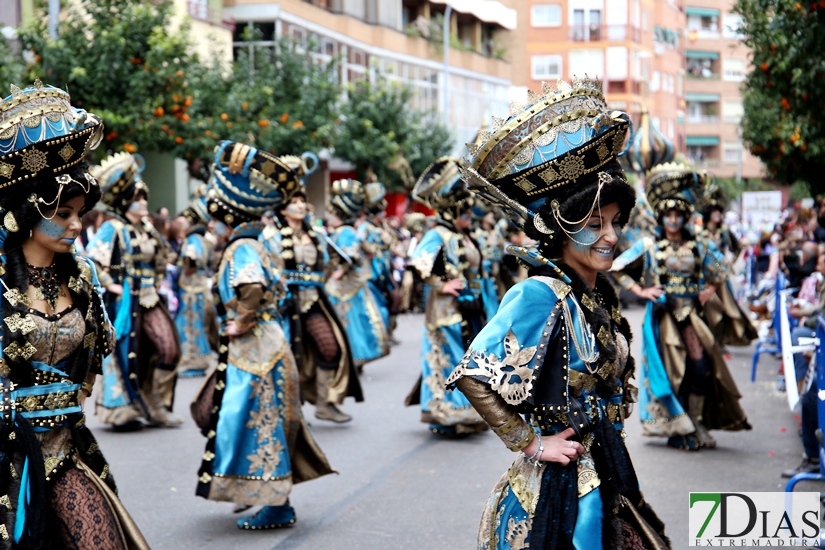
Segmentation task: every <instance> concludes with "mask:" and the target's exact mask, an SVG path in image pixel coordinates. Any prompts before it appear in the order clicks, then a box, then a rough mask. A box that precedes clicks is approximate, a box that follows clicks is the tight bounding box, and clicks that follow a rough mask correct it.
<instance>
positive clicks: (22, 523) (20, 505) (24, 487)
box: [14, 456, 31, 543]
mask: <svg viewBox="0 0 825 550" xmlns="http://www.w3.org/2000/svg"><path fill="white" fill-rule="evenodd" d="M30 503H31V493H30V488H29V457H28V456H27V457H26V461H25V462H23V473H22V474H21V475H20V494H18V495H17V514H16V515H15V519H14V542H15V543H19V542H20V539H22V538H23V530H24V529H25V528H26V508H28V507H29V504H30Z"/></svg>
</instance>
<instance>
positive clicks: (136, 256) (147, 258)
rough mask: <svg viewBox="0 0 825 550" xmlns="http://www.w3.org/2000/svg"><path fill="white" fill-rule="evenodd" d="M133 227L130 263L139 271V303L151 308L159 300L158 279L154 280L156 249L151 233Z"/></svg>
mask: <svg viewBox="0 0 825 550" xmlns="http://www.w3.org/2000/svg"><path fill="white" fill-rule="evenodd" d="M133 227H134V228H135V234H136V237H135V238H134V239H132V265H134V266H135V270H136V271H138V270H139V271H140V272H141V275H140V277H141V283H140V293H139V300H140V305H141V306H142V307H145V308H152V307H154V306H156V305H157V303H158V302H159V301H160V296H159V295H158V289H157V284H158V282H159V281H156V280H155V256H156V255H157V254H158V250H157V247H156V246H155V240H154V239H153V238H152V235H150V234H149V233H147V232H146V231H143V229H142V228H140V227H136V226H133Z"/></svg>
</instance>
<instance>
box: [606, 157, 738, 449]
mask: <svg viewBox="0 0 825 550" xmlns="http://www.w3.org/2000/svg"><path fill="white" fill-rule="evenodd" d="M710 177H711V176H709V175H708V174H707V173H706V172H704V171H696V170H693V169H691V168H689V167H687V166H684V165H682V164H673V163H668V164H662V165H660V166H657V167H655V168H653V169H652V170H651V171H649V172H648V174H647V177H646V185H647V199H648V202H649V203H650V206H651V207H652V208H653V211H654V212H655V214H656V216H657V220H658V223H659V228H658V234H657V238H656V239H650V238H643V239H641V240H640V241H638V242H637V243H636V244H634V245H633V246H632V247H631V248H629V249H628V250H626V251H625V252H624V253H622V255H621V256H619V257H618V258H616V261H615V262H614V264H613V272H614V274H615V276H616V279H617V281H618V282H619V283H620V284H621V285H622V287H624V288H625V289H627V290H630V291H631V292H633V293H634V294H635V295H636V296H638V297H640V298H644V299H646V300H648V305H647V312H646V315H645V320H644V325H643V340H642V350H643V362H642V376H641V377H640V380H641V397H640V400H639V404H640V409H641V411H640V417H641V420H642V426H643V433H644V434H645V435H652V436H665V437H667V438H668V442H667V443H668V445H669V446H671V447H674V448H677V449H682V450H690V451H695V450H699V449H701V448H705V449H712V448H714V447H716V440H715V439H714V438H713V436H711V435H710V431H709V430H743V429H745V430H749V429H750V428H751V427H750V425H749V424H748V421H747V418H746V416H745V412H744V411H743V410H742V408H741V407H740V406H739V399H740V397H741V396H740V394H739V391H738V390H737V388H736V383H735V382H734V380H733V377H732V376H731V374H730V371H729V370H728V366H727V364H726V363H725V359H724V357H723V355H722V350H721V349H720V344H723V343H725V341H726V336H725V334H720V336H721V338H720V340H718V341H717V340H716V339H715V338H714V333H713V332H712V330H711V327H709V320H708V318H707V313H708V312H707V311H706V308H705V306H706V304H707V302H708V300H709V298H711V297H712V296H714V294H715V293H716V292H717V290H719V289H721V288H722V287H725V288H726V275H725V273H726V271H727V269H728V265H727V262H726V260H725V258H724V256H723V255H722V253H721V252H720V251H719V250H718V249H717V248H716V245H714V244H713V243H712V242H710V241H708V240H707V239H705V238H704V237H701V236H698V237H696V236H694V235H692V234H691V233H690V232H689V231H688V230H687V228H686V226H685V224H686V223H687V220H688V219H689V218H690V215H691V214H692V212H693V206H692V205H693V203H694V202H695V201H696V198H697V195H698V194H699V193H701V191H702V188H703V187H704V185H705V184H706V183H707V181H708V179H709V178H710ZM635 262H639V263H642V262H643V265H644V271H643V279H642V280H640V281H635V280H633V278H631V277H630V276H629V275H627V273H625V270H626V269H627V268H628V267H632V265H633V264H634V263H635ZM731 299H732V298H731ZM740 321H742V320H740ZM744 321H745V322H747V319H744ZM718 328H719V330H721V331H723V332H724V333H731V337H732V338H733V339H735V338H737V337H739V336H741V334H743V331H744V328H743V327H741V326H737V323H736V322H735V320H733V319H730V320H729V321H726V322H721V323H719V327H718ZM685 412H687V414H685Z"/></svg>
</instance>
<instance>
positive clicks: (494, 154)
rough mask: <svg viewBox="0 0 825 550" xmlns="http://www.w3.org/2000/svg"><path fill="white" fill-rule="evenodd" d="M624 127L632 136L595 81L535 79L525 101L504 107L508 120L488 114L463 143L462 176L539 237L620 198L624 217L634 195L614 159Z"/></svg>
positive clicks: (565, 228)
mask: <svg viewBox="0 0 825 550" xmlns="http://www.w3.org/2000/svg"><path fill="white" fill-rule="evenodd" d="M628 129H631V138H632V126H631V123H630V117H629V116H628V115H627V114H626V113H623V112H620V111H612V110H610V109H609V108H608V107H607V103H606V102H605V99H604V95H603V94H602V86H601V83H600V82H599V81H598V80H595V81H591V80H590V79H589V78H587V76H585V78H584V79H583V80H580V79H578V78H574V79H573V83H572V85H570V84H568V83H566V82H564V81H559V82H558V84H557V88H555V89H554V88H553V87H552V86H550V85H548V84H547V83H542V91H541V94H537V93H534V92H532V91H530V92H529V93H528V102H527V105H526V106H522V105H520V104H513V105H511V115H510V117H509V118H507V119H506V120H505V119H500V118H497V117H493V128H492V131H491V132H482V133H481V134H480V135H479V138H478V140H477V143H473V144H467V146H468V148H469V150H470V156H469V157H468V158H466V159H465V160H464V162H463V165H462V167H461V174H462V178H464V180H465V181H466V182H467V184H468V186H469V188H470V190H471V191H472V192H474V193H478V194H479V195H481V197H482V198H483V199H485V200H486V201H487V202H490V203H491V204H492V205H493V206H496V207H498V208H500V209H501V210H502V211H503V212H504V213H505V215H506V216H507V217H508V218H510V219H511V220H512V221H513V222H514V223H515V224H516V225H517V226H518V227H521V228H523V229H525V231H527V232H528V234H531V236H534V238H541V240H542V242H547V241H549V240H552V239H553V237H554V234H556V233H557V231H558V230H561V231H564V232H565V233H568V231H569V230H570V228H571V227H572V226H573V225H575V224H576V223H580V221H577V220H579V218H580V217H582V216H589V215H590V214H589V212H592V211H593V209H594V208H596V207H597V206H599V205H604V204H609V202H617V201H618V202H620V203H621V206H622V213H623V216H624V218H623V221H624V222H626V221H627V215H629V212H630V210H631V208H632V207H633V202H634V198H635V192H634V191H633V189H632V187H630V186H629V185H628V184H627V180H626V178H625V176H624V173H623V172H622V169H621V167H620V166H619V163H618V161H617V159H618V157H620V156H621V155H623V154H624V151H625V149H626V147H625V138H626V135H627V133H628ZM479 142H480V145H479ZM594 197H595V199H594ZM568 220H573V221H568ZM536 232H538V233H536ZM558 240H560V239H558Z"/></svg>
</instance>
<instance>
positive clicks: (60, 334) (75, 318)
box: [26, 307, 86, 366]
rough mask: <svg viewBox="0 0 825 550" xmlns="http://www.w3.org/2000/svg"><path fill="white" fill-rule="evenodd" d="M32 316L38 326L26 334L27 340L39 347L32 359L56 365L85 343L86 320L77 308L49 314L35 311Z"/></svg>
mask: <svg viewBox="0 0 825 550" xmlns="http://www.w3.org/2000/svg"><path fill="white" fill-rule="evenodd" d="M31 318H32V319H33V320H34V324H35V325H36V326H37V328H35V330H33V331H31V332H30V333H28V334H27V335H26V340H28V341H29V342H30V343H31V344H32V345H33V346H34V347H35V348H37V352H36V353H35V354H34V355H32V357H31V359H32V361H40V362H41V363H46V364H47V365H51V366H54V365H56V364H58V363H59V362H60V361H63V360H64V359H67V358H68V357H69V356H71V354H72V353H74V351H75V350H76V349H77V348H79V347H80V346H81V345H83V337H84V336H85V334H86V322H85V321H84V319H83V314H82V313H80V310H78V309H77V308H75V307H71V308H70V309H67V310H65V311H64V312H62V313H59V314H57V315H49V316H46V315H43V314H39V313H35V314H32V315H31Z"/></svg>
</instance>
